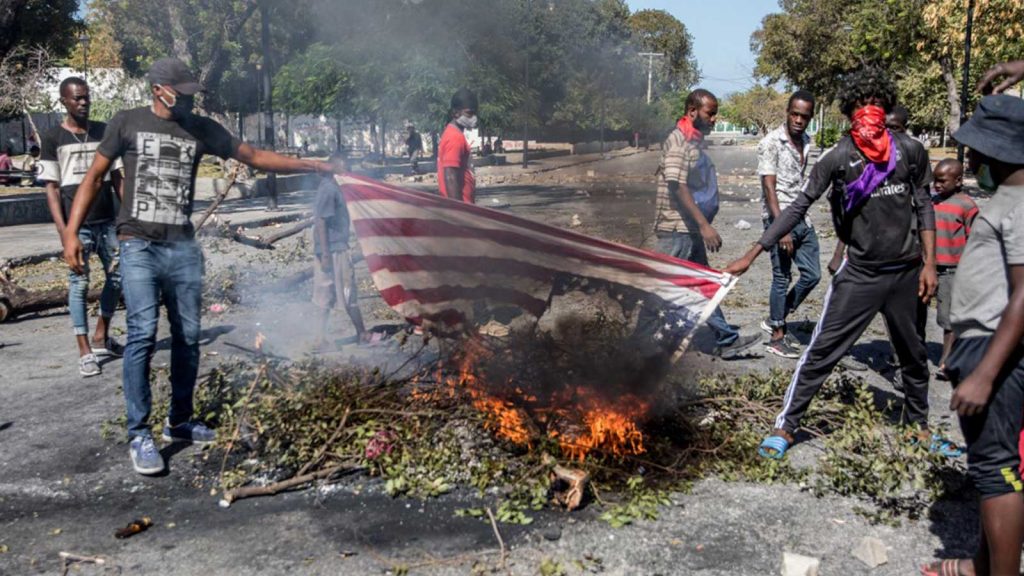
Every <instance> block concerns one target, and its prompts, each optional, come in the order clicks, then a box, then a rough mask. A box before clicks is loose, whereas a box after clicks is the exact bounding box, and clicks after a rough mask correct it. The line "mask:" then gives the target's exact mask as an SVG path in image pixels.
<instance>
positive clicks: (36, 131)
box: [22, 107, 43, 153]
mask: <svg viewBox="0 0 1024 576" xmlns="http://www.w3.org/2000/svg"><path fill="white" fill-rule="evenodd" d="M25 117H26V118H28V125H29V127H31V128H32V137H33V138H34V139H35V141H36V143H38V144H40V145H42V143H43V139H42V138H40V137H39V129H38V128H36V121H35V120H33V119H32V113H31V112H29V111H28V108H27V107H26V108H25ZM22 146H24V143H22ZM25 152H26V153H28V150H25Z"/></svg>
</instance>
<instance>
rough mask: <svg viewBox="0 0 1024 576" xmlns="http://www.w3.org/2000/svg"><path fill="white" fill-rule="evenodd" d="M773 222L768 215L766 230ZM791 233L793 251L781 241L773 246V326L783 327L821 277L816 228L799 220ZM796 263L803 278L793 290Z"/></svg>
mask: <svg viewBox="0 0 1024 576" xmlns="http://www.w3.org/2000/svg"><path fill="white" fill-rule="evenodd" d="M771 223H772V221H771V219H765V221H764V227H765V230H767V229H768V226H770V225H771ZM789 234H790V236H791V237H792V238H793V254H792V255H789V254H786V253H785V252H783V251H782V250H781V249H780V248H779V247H778V245H776V246H773V247H772V288H771V292H770V294H769V296H768V305H769V315H768V325H769V326H771V327H772V328H784V327H785V326H786V318H787V317H788V316H789V315H790V313H792V312H793V311H794V310H796V309H797V307H798V306H800V304H801V303H803V301H804V299H806V298H807V295H808V294H810V293H811V291H812V290H814V287H815V286H817V285H818V282H820V281H821V262H820V259H821V249H820V248H819V247H818V235H817V234H816V233H815V232H814V228H812V227H810V226H808V225H807V223H806V222H800V223H799V224H797V225H796V228H793V231H792V232H790V233H789ZM794 264H796V269H797V270H799V271H800V279H799V280H797V281H796V285H795V286H793V289H792V290H790V289H789V285H790V283H791V282H792V281H793V265H794Z"/></svg>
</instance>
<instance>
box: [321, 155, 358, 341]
mask: <svg viewBox="0 0 1024 576" xmlns="http://www.w3.org/2000/svg"><path fill="white" fill-rule="evenodd" d="M330 163H331V165H332V166H333V167H335V169H336V170H337V171H339V172H341V171H344V169H345V168H344V166H345V159H344V156H342V155H340V154H338V153H335V154H333V155H332V156H331V158H330ZM350 226H351V224H350V220H349V215H348V208H346V207H345V198H344V197H343V196H342V195H341V187H340V186H338V183H337V182H335V180H334V176H333V175H328V176H324V177H323V178H321V180H320V187H319V188H317V191H316V200H315V201H314V203H313V253H314V254H315V255H316V259H315V261H314V262H313V304H315V305H316V306H317V307H318V308H320V310H321V311H322V313H321V315H320V326H319V330H318V332H317V342H316V346H317V348H318V349H320V350H326V349H328V345H327V320H328V319H329V318H330V315H331V309H332V308H334V309H342V310H344V311H345V312H346V313H347V314H348V317H349V319H350V320H351V321H352V325H353V326H354V327H355V329H356V338H357V340H360V341H361V340H363V337H364V334H365V328H364V326H363V316H362V314H361V313H360V311H359V303H358V294H357V291H356V276H355V270H354V269H353V267H352V257H351V256H350V254H349V250H348V236H349V230H350Z"/></svg>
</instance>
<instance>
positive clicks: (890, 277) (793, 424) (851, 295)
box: [775, 260, 929, 434]
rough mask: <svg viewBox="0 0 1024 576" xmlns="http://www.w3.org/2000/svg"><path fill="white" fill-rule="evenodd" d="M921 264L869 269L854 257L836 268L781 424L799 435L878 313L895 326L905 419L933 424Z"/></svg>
mask: <svg viewBox="0 0 1024 576" xmlns="http://www.w3.org/2000/svg"><path fill="white" fill-rule="evenodd" d="M920 273H921V265H920V264H916V265H910V266H906V267H900V268H898V269H896V270H892V271H877V270H865V269H864V268H858V267H857V266H856V265H855V264H852V263H850V262H849V261H848V260H847V261H846V262H844V263H843V266H842V267H841V268H840V269H839V271H838V272H836V275H835V277H834V278H833V279H832V284H831V286H829V289H828V294H827V295H826V296H825V305H824V310H823V311H822V314H821V319H820V320H818V325H817V326H816V327H815V328H814V335H813V336H812V337H811V342H810V344H808V345H807V349H806V350H804V354H803V356H801V358H800V361H799V362H798V363H797V366H796V370H795V371H794V372H793V379H792V381H791V382H790V384H789V388H788V389H787V390H786V397H785V399H784V404H783V408H782V413H781V414H779V416H778V418H777V419H776V421H775V427H776V428H781V429H783V430H785V431H786V432H788V433H790V434H794V433H795V432H796V430H797V428H799V426H800V420H801V419H802V418H803V416H804V414H806V413H807V408H808V406H810V404H811V400H812V399H813V398H814V395H815V394H817V393H818V390H819V389H821V385H822V384H823V383H824V382H825V379H826V378H828V375H829V374H830V373H831V372H832V369H833V368H835V365H836V364H837V363H838V362H839V360H840V359H842V357H843V356H844V355H846V353H847V351H848V350H849V349H850V347H851V346H853V344H854V343H855V342H856V341H857V339H858V338H860V336H861V334H863V333H864V330H865V329H867V327H868V324H870V323H871V320H872V319H874V317H875V314H877V313H879V312H881V313H882V314H883V315H884V316H885V320H886V323H887V324H888V326H889V337H890V338H891V340H892V345H893V348H894V349H895V351H896V357H897V358H898V359H899V362H900V368H901V371H902V373H903V384H904V394H905V395H906V399H905V402H904V410H903V420H904V422H908V423H918V424H920V425H921V427H922V428H926V427H927V426H928V379H929V373H928V354H927V350H926V349H925V344H924V340H923V339H922V338H921V337H920V336H919V335H918V331H917V328H918V317H919V316H920V315H922V314H926V313H927V309H926V308H925V306H924V304H923V303H922V302H921V299H920V298H918V296H917V289H918V281H919V278H920Z"/></svg>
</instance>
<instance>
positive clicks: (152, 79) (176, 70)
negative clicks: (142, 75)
mask: <svg viewBox="0 0 1024 576" xmlns="http://www.w3.org/2000/svg"><path fill="white" fill-rule="evenodd" d="M146 79H147V80H149V83H150V84H159V85H161V86H170V87H171V88H172V89H174V91H175V92H177V93H178V94H183V95H185V96H191V95H193V94H195V93H196V92H199V91H200V90H202V89H203V86H202V85H201V84H200V83H199V81H198V80H196V77H195V76H194V75H193V74H192V71H191V70H189V69H188V66H186V65H185V63H184V62H182V61H181V60H178V59H177V58H161V59H159V60H157V61H156V62H153V65H152V66H150V67H149V73H148V74H146Z"/></svg>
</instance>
